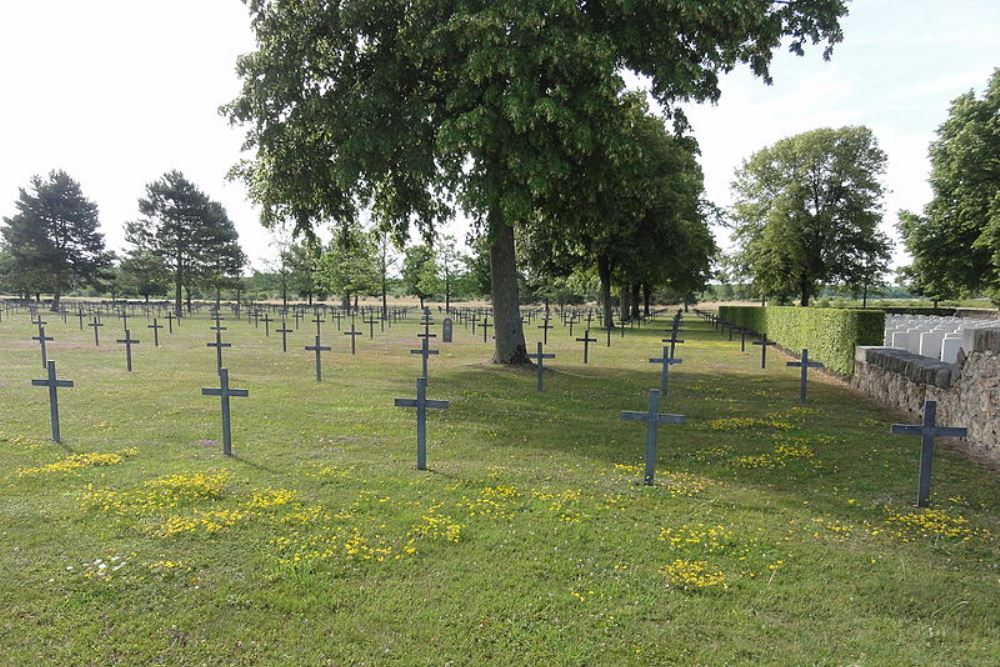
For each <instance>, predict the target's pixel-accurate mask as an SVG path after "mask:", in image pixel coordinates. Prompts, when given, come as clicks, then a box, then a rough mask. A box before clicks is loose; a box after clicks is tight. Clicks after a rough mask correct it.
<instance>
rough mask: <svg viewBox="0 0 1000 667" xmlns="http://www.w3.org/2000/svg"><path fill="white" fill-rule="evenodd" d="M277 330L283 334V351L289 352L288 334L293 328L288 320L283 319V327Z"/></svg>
mask: <svg viewBox="0 0 1000 667" xmlns="http://www.w3.org/2000/svg"><path fill="white" fill-rule="evenodd" d="M276 331H277V332H278V333H280V334H281V351H282V352H288V334H290V333H292V330H291V329H289V328H288V321H287V320H285V319H282V320H281V328H280V329H276Z"/></svg>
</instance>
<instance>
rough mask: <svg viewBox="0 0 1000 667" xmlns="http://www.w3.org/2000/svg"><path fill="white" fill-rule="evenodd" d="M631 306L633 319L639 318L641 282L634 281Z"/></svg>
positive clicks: (630, 298) (630, 297) (630, 299)
mask: <svg viewBox="0 0 1000 667" xmlns="http://www.w3.org/2000/svg"><path fill="white" fill-rule="evenodd" d="M629 307H630V308H631V309H632V313H631V317H632V319H635V320H638V319H639V314H640V313H639V283H632V293H631V294H630V295H629Z"/></svg>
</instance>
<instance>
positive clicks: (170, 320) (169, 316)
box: [167, 310, 181, 334]
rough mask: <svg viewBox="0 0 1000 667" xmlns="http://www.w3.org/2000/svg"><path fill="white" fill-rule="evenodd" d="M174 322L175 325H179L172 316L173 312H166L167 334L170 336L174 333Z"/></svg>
mask: <svg viewBox="0 0 1000 667" xmlns="http://www.w3.org/2000/svg"><path fill="white" fill-rule="evenodd" d="M174 320H177V324H178V325H180V323H181V321H180V320H179V319H177V317H176V316H175V315H174V311H172V310H168V311H167V333H169V334H172V333H173V332H174Z"/></svg>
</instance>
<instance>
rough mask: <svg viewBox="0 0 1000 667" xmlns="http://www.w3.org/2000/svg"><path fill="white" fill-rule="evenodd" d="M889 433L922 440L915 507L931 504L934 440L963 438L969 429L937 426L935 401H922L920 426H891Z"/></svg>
mask: <svg viewBox="0 0 1000 667" xmlns="http://www.w3.org/2000/svg"><path fill="white" fill-rule="evenodd" d="M889 432H890V433H892V434H893V435H917V436H920V437H921V438H922V446H921V448H920V481H919V484H918V490H917V491H918V492H917V507H928V506H929V505H930V504H931V463H932V462H933V459H934V439H935V438H964V437H966V436H967V435H968V434H969V429H967V428H962V427H948V426H938V425H937V401H924V420H923V423H922V424H917V425H915V426H911V425H909V424H893V425H892V428H890V429H889Z"/></svg>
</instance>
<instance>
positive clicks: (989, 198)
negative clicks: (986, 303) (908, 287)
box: [899, 69, 1000, 303]
mask: <svg viewBox="0 0 1000 667" xmlns="http://www.w3.org/2000/svg"><path fill="white" fill-rule="evenodd" d="M998 119H1000V69H995V70H994V71H993V74H992V76H991V77H990V80H989V84H988V86H987V89H986V93H985V95H984V96H983V97H982V98H981V99H979V98H977V97H976V94H975V92H973V91H969V92H968V93H966V94H964V95H961V96H959V97H958V98H956V99H955V100H954V101H952V103H951V108H950V109H949V111H948V119H947V120H946V121H945V122H944V123H943V124H942V125H941V126H940V127H939V128H938V131H937V139H936V140H935V141H934V143H932V144H931V147H930V158H931V179H930V180H931V189H932V191H933V194H934V196H933V199H931V201H930V203H929V204H927V206H926V207H925V208H924V212H923V215H917V214H914V213H911V212H909V211H900V214H899V230H900V232H901V234H902V236H903V240H904V243H905V244H906V249H907V250H908V251H909V252H910V254H911V255H912V256H913V264H912V265H911V267H909V271H908V273H909V275H910V276H911V277H912V278H913V284H914V287H915V288H916V289H917V290H918V292H919V293H920V294H924V295H926V296H929V297H931V298H934V299H941V298H945V297H949V296H953V295H964V296H980V295H981V294H983V293H988V294H989V295H990V296H991V298H992V299H993V300H994V302H996V303H1000V158H998V156H1000V120H998Z"/></svg>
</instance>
